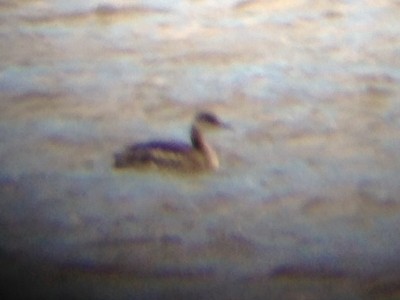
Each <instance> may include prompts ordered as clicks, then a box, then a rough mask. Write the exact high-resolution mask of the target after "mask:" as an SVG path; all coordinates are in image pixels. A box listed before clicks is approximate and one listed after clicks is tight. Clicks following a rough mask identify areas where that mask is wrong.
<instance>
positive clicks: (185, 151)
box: [114, 112, 227, 172]
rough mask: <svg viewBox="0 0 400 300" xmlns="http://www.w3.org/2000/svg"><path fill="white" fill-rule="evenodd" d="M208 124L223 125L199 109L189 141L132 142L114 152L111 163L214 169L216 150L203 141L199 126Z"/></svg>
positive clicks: (123, 165) (216, 160)
mask: <svg viewBox="0 0 400 300" xmlns="http://www.w3.org/2000/svg"><path fill="white" fill-rule="evenodd" d="M210 125H211V126H214V127H227V126H226V125H225V124H223V123H222V122H221V121H219V120H218V118H217V117H216V116H215V115H213V114H211V113H206V112H202V113H199V114H197V116H196V118H195V121H194V123H193V125H192V128H191V131H190V138H191V142H192V144H191V145H190V144H185V143H182V142H179V141H151V142H148V143H138V144H134V145H131V146H128V147H126V148H125V150H124V151H122V152H120V153H117V154H115V163H114V166H115V167H116V168H126V167H136V168H141V167H149V166H155V167H158V168H165V169H175V170H178V171H189V172H194V171H202V170H216V169H218V167H219V161H218V157H217V154H216V152H215V151H214V149H213V148H212V147H211V146H210V145H209V144H208V143H207V142H206V140H205V138H204V136H203V133H202V130H201V129H204V128H203V127H205V126H210ZM200 128H201V129H200Z"/></svg>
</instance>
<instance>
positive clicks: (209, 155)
mask: <svg viewBox="0 0 400 300" xmlns="http://www.w3.org/2000/svg"><path fill="white" fill-rule="evenodd" d="M190 138H191V140H192V145H193V148H194V149H196V150H197V151H200V152H201V153H203V154H204V156H205V158H206V160H207V163H208V165H209V167H211V168H212V169H214V170H215V169H218V167H219V161H218V156H217V153H216V152H215V150H214V149H213V148H212V147H211V146H210V144H208V143H207V141H206V140H205V138H204V136H203V134H202V132H201V131H200V129H198V128H197V126H196V125H193V126H192V129H191V132H190Z"/></svg>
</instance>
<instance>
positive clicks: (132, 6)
mask: <svg viewBox="0 0 400 300" xmlns="http://www.w3.org/2000/svg"><path fill="white" fill-rule="evenodd" d="M396 8H397V4H396V3H393V2H391V1H380V2H379V3H377V2H374V1H366V2H365V1H364V2H363V3H361V2H360V3H359V1H346V2H335V3H329V5H328V4H324V3H315V2H312V1H289V0H288V1H257V0H254V1H222V2H221V1H220V2H218V3H216V2H215V1H206V0H205V1H175V2H174V3H171V2H170V1H161V0H160V1H134V2H131V1H112V2H107V1H85V2H77V1H69V2H65V1H51V2H49V1H47V2H46V1H44V2H43V1H13V2H11V1H10V2H9V3H7V1H6V2H4V3H2V4H1V5H0V21H1V24H2V27H1V30H0V36H1V38H2V40H3V43H1V45H0V53H1V55H0V66H1V68H0V91H1V95H2V100H1V102H0V116H1V118H0V163H1V176H0V193H1V195H0V196H1V197H0V199H1V207H2V209H1V210H0V222H1V224H2V227H1V228H2V229H1V233H2V234H1V236H2V238H1V241H0V242H1V244H0V248H1V249H2V250H1V251H3V250H4V252H5V253H6V254H7V255H8V254H9V253H11V255H15V253H20V254H21V253H22V254H21V255H30V256H31V257H33V258H35V259H36V258H41V259H43V261H44V262H53V263H55V262H56V263H57V265H63V266H69V267H70V268H72V269H73V270H75V269H74V268H75V267H76V266H77V267H76V268H77V270H78V271H71V270H70V269H68V270H69V271H65V270H64V271H65V274H70V273H68V272H72V273H73V272H81V271H82V270H83V269H85V268H87V269H88V270H90V271H89V272H93V273H96V274H103V275H104V274H106V273H107V272H111V273H113V274H114V273H116V274H119V276H122V277H121V278H124V276H125V275H123V274H125V273H123V272H126V274H127V276H132V274H135V275H136V276H138V277H137V278H139V277H140V278H141V279H140V280H145V279H146V278H147V279H149V278H152V279H153V280H155V281H157V280H158V281H157V284H158V285H157V287H158V291H159V292H155V294H157V293H159V294H162V292H160V291H163V290H165V289H164V288H165V286H163V284H165V282H164V281H163V280H172V279H177V278H178V279H179V280H181V281H182V282H184V283H183V284H182V285H181V288H182V289H185V288H187V290H185V291H186V292H188V291H189V290H190V288H191V287H193V286H191V284H193V282H191V283H189V282H188V281H185V280H187V279H188V278H191V279H195V280H197V283H198V285H197V288H198V290H199V291H208V293H209V294H208V295H211V294H212V293H215V294H219V293H222V294H223V295H225V296H226V298H229V296H230V295H229V293H228V294H227V292H224V291H223V290H225V288H223V287H221V286H218V285H213V284H211V282H213V283H214V284H215V282H216V281H218V280H217V279H221V278H225V279H227V278H228V279H231V280H236V279H238V278H239V279H240V280H238V281H239V282H240V284H239V285H238V287H236V289H234V291H237V290H238V289H240V288H254V289H262V287H260V285H262V283H265V282H266V281H268V282H270V281H271V280H272V281H273V282H275V283H276V282H277V281H278V283H279V284H280V286H286V285H290V284H294V283H293V282H294V281H296V282H299V281H300V282H301V280H304V278H306V279H307V278H308V279H310V278H311V279H313V280H316V281H317V282H319V281H318V280H321V278H328V279H329V284H331V286H330V288H331V289H330V290H332V291H333V292H332V299H335V297H336V296H338V295H339V296H340V295H342V294H340V293H339V292H338V291H339V290H340V289H341V288H340V287H343V283H344V282H347V284H348V285H347V290H346V289H345V290H346V292H348V293H349V295H354V293H356V294H357V295H358V292H354V289H352V288H354V285H353V284H355V285H357V283H354V281H352V280H353V279H352V276H354V275H357V276H358V275H362V276H363V278H364V279H365V281H364V284H365V285H366V287H365V293H367V294H368V293H369V295H378V296H382V295H383V294H384V293H388V294H387V295H389V296H392V295H395V294H396V293H398V288H394V289H392V290H390V291H389V292H388V291H386V290H385V288H382V286H383V287H385V286H386V285H389V286H391V285H392V284H393V285H394V286H395V284H396V282H398V278H399V270H398V265H399V264H398V250H399V249H400V240H399V239H398V236H399V233H400V232H399V230H398V228H399V226H398V222H399V219H400V203H399V200H398V195H399V192H400V191H399V186H398V174H399V171H400V157H399V153H400V152H399V150H400V142H399V138H398V132H399V125H400V123H399V121H398V120H400V118H399V117H400V105H399V102H398V94H399V92H400V91H399V86H400V85H399V81H400V72H399V70H400V65H399V63H398V59H397V57H398V50H397V49H399V41H398V39H397V38H395V37H397V36H398V34H399V32H398V31H399V27H398V26H397V20H398V18H399V13H398V9H396ZM202 109H208V110H211V111H214V112H215V113H217V114H218V115H219V116H221V117H222V118H223V119H226V120H227V121H228V122H229V123H231V124H232V125H233V127H234V130H233V131H232V132H229V133H225V132H224V133H216V134H214V135H212V136H210V142H211V143H212V144H213V145H214V146H215V148H216V149H217V151H218V154H219V156H220V158H221V169H220V170H218V171H217V172H214V173H206V174H197V175H194V174H193V175H192V174H190V176H188V175H181V174H171V173H169V172H157V171H154V170H149V171H147V172H143V171H138V170H126V171H122V172H121V171H115V170H114V169H113V168H112V165H113V153H115V151H117V150H118V149H121V147H123V146H124V145H126V144H131V143H136V142H139V141H146V140H151V139H159V138H163V139H164V138H167V139H169V138H171V139H178V140H182V141H183V142H189V139H188V130H189V128H190V122H191V120H192V118H193V115H194V114H195V113H196V112H197V111H199V110H202ZM18 258H19V256H18ZM365 261H369V262H371V263H370V264H366V263H365ZM87 269H85V270H87ZM107 270H108V271H107ZM64 271H60V272H64ZM384 273H386V274H391V276H392V277H391V279H390V280H392V278H395V279H394V281H395V282H394V283H393V282H392V281H390V282H387V281H386V280H387V278H386V277H384V278H382V279H380V280H381V281H379V280H378V281H373V278H376V276H379V274H384ZM79 274H80V275H81V276H86V275H82V273H79ZM324 276H325V277H324ZM71 277H74V276H71ZM82 278H84V277H82ZM85 278H86V277H85ZM104 278H105V279H104V280H105V281H107V280H108V279H107V278H108V277H107V276H106V277H104ZM137 278H136V280H138V279H137ZM143 278H144V279H143ZM371 278H372V279H371ZM86 279H87V278H86ZM293 279H295V280H293ZM69 280H70V279H69ZM179 280H178V281H179ZM286 280H287V281H286ZM349 280H350V283H351V284H350V287H349ZM357 280H358V279H357ZM311 281H312V280H311ZM319 283H320V282H319ZM381 283H382V286H381V285H380V284H381ZM75 284H76V283H75ZM205 286H207V287H209V288H210V289H209V290H207V289H206V288H205ZM291 286H292V287H293V289H294V290H297V291H299V290H300V291H301V290H302V289H303V290H304V287H301V286H299V285H295V284H294V286H293V285H291ZM357 286H358V285H357ZM153 287H154V286H153ZM263 287H264V288H265V290H264V291H266V290H273V291H277V290H276V288H277V287H276V286H272V285H271V284H269V285H263ZM131 289H132V287H130V289H129V290H131ZM277 289H278V290H279V288H277ZM139 290H140V291H141V292H145V291H147V292H148V290H146V289H145V288H143V287H141V288H140V289H139ZM383 290H385V291H383ZM318 291H319V290H318ZM318 291H315V293H316V294H317V295H318ZM351 291H352V292H351ZM357 291H358V290H357ZM363 291H364V290H363ZM121 293H122V292H121ZM319 293H321V292H319ZM155 294H154V295H155ZM159 294H157V295H159ZM278 294H279V293H278ZM279 295H281V294H279ZM282 295H285V294H282ZM385 295H386V294H385ZM283 298H285V297H284V296H283ZM339 298H340V297H339Z"/></svg>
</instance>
